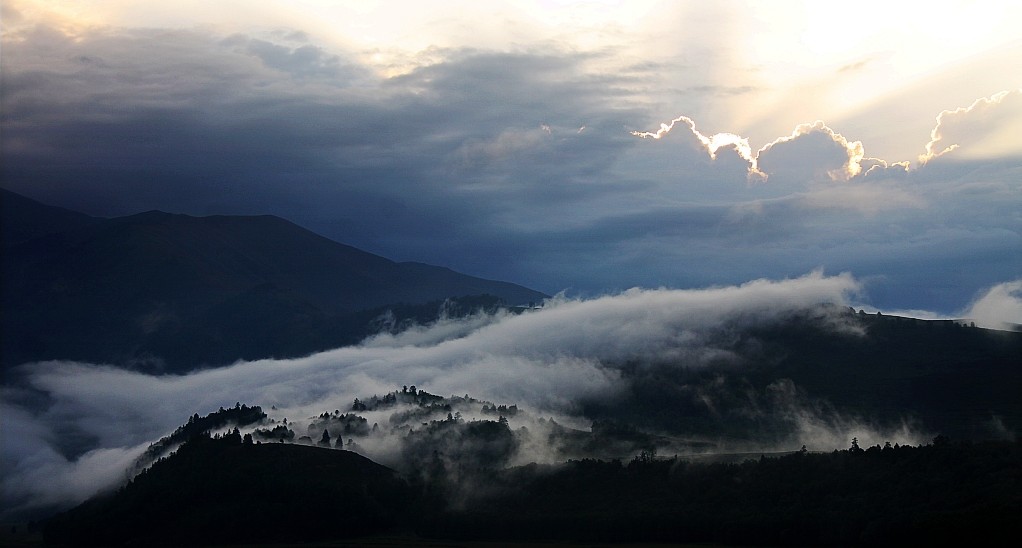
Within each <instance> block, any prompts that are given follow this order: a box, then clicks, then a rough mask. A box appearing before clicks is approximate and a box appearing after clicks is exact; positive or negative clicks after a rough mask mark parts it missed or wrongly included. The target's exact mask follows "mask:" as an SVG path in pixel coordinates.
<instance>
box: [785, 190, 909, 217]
mask: <svg viewBox="0 0 1022 548" xmlns="http://www.w3.org/2000/svg"><path fill="white" fill-rule="evenodd" d="M800 201H801V203H802V204H803V205H804V206H805V207H807V208H816V209H844V210H852V211H857V212H859V213H861V214H862V215H865V216H867V217H873V216H875V215H876V214H877V213H879V212H881V211H887V210H901V209H904V208H923V207H925V206H926V202H925V201H924V200H923V199H922V198H920V197H919V196H917V195H915V194H912V193H910V192H908V191H906V190H904V189H901V188H897V187H890V186H885V185H880V184H865V183H860V184H854V185H842V186H825V187H820V188H816V189H813V190H812V191H810V192H808V193H806V194H803V195H801V196H800Z"/></svg>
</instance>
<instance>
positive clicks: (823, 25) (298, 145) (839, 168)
mask: <svg viewBox="0 0 1022 548" xmlns="http://www.w3.org/2000/svg"><path fill="white" fill-rule="evenodd" d="M2 10H3V11H2V14H0V15H2V25H3V26H2V42H0V61H2V68H0V77H2V80H0V91H2V113H0V116H2V118H0V122H2V125H3V132H2V137H0V139H2V141H0V153H2V164H3V167H2V173H0V186H3V187H4V188H7V189H9V190H13V191H15V192H19V193H21V194H24V195H26V196H29V197H31V198H34V199H37V200H40V201H42V202H44V203H49V204H53V205H59V206H63V207H68V208H71V209H75V210H79V211H83V212H85V213H89V214H92V215H98V216H120V215H128V214H133V213H138V212H142V211H147V210H151V209H160V210H163V211H169V212H175V213H188V214H192V215H209V214H266V213H269V214H275V215H279V216H281V217H284V218H287V219H289V220H292V221H294V222H297V223H298V224H300V225H302V226H304V227H306V228H309V229H311V230H313V231H315V232H318V233H320V234H323V235H325V236H327V237H330V238H332V239H335V240H338V241H340V242H343V243H347V244H350V245H354V246H356V247H360V248H362V249H365V250H367V251H371V252H374V253H378V254H381V255H383V256H385V257H388V258H391V259H394V260H399V261H408V260H414V261H422V262H427V263H431V264H438V265H443V266H449V267H451V268H454V269H455V270H458V271H461V272H465V273H468V274H472V275H477V276H482V277H487V278H493V279H500V280H507V281H512V282H516V283H520V284H523V285H526V286H529V287H532V288H534V289H538V290H541V291H544V292H547V293H549V294H555V293H558V292H561V291H566V292H567V293H568V294H570V295H582V296H599V295H603V294H608V293H611V294H613V293H616V292H620V291H623V290H626V289H628V288H631V287H644V288H658V287H666V288H701V287H711V286H719V285H731V284H741V283H744V282H746V281H749V280H753V279H759V278H770V279H784V278H794V277H799V276H802V275H805V274H806V273H808V272H812V271H815V270H817V269H823V271H824V272H826V273H829V274H839V273H844V272H848V273H850V274H852V275H853V276H855V278H856V279H857V280H859V281H860V282H861V285H862V287H861V291H860V293H859V296H858V297H857V299H858V302H857V303H855V304H861V305H864V306H867V307H869V306H872V307H875V308H879V309H882V310H885V311H892V310H893V311H916V313H917V314H918V315H927V314H929V315H935V316H947V315H951V316H954V315H959V314H961V313H963V312H965V311H969V310H972V309H974V308H975V305H976V304H977V303H979V302H980V301H983V300H984V299H985V300H986V301H984V302H985V304H986V305H988V306H987V307H986V308H984V310H991V311H997V313H999V314H1000V315H1001V316H1006V318H1007V320H1009V321H1014V322H1016V323H1019V322H1022V307H1020V306H1019V298H1020V289H1019V287H1020V284H1022V282H1020V280H1022V236H1020V230H1022V138H1020V137H1019V135H1022V90H1020V88H1022V39H1020V38H1019V35H1018V30H1017V29H1018V27H1019V24H1020V23H1022V7H1020V6H1019V5H1018V4H1017V3H1016V2H931V3H927V4H925V5H923V4H919V3H912V2H904V3H893V2H857V3H855V5H854V6H853V5H850V4H844V3H840V4H839V3H831V2H827V3H823V2H790V1H775V2H729V1H724V2H657V1H652V0H637V1H628V2H624V1H620V2H618V1H612V0H604V1H590V2H584V1H569V0H551V1H526V0H521V1H507V2H442V3H440V2H407V3H404V2H385V1H357V2H356V1H351V2H344V1H340V2H336V1H335V2H326V1H313V0H303V1H287V2H284V1H244V2H242V1H226V0H225V1H220V2H204V1H199V0H181V1H176V2H156V1H131V0H108V1H75V2H58V1H47V0H8V1H5V2H3V4H2Z"/></svg>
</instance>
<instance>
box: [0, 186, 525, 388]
mask: <svg viewBox="0 0 1022 548" xmlns="http://www.w3.org/2000/svg"><path fill="white" fill-rule="evenodd" d="M3 200H4V207H3V212H4V229H5V235H6V234H8V232H9V233H11V234H16V235H17V237H16V238H15V237H13V236H12V237H11V238H10V240H8V238H7V237H6V236H5V246H4V248H3V263H2V269H3V270H2V281H3V283H2V301H0V305H2V308H3V311H4V314H3V332H2V335H3V337H2V347H0V348H2V353H0V359H2V365H3V366H5V367H9V366H11V365H15V364H18V363H23V362H26V361H33V360H42V359H73V360H87V361H95V362H107V363H114V364H118V365H128V366H135V367H144V368H150V369H159V368H165V370H169V371H181V370H184V369H188V368H194V367H198V366H201V365H219V364H225V363H231V362H234V361H236V360H238V359H256V358H266V357H294V356H299V355H303V354H308V353H311V352H314V351H317V350H324V349H327V348H331V347H336V346H340V345H344V344H351V343H353V342H357V341H358V340H359V339H361V338H362V337H364V336H365V335H366V334H367V333H368V324H369V322H370V321H371V320H372V319H373V318H374V317H376V316H378V315H380V314H381V313H382V312H385V311H386V309H388V308H396V307H397V308H399V306H398V305H403V306H411V307H415V306H423V305H426V304H427V303H429V304H430V306H429V309H430V310H431V311H432V312H433V314H432V316H433V317H434V318H435V317H436V315H437V313H438V312H439V309H440V306H441V305H442V303H443V302H444V301H445V300H447V299H451V298H463V297H473V298H474V299H475V300H471V299H469V300H468V301H466V302H468V303H477V304H479V305H480V306H496V304H498V303H503V304H505V305H509V306H516V305H521V304H527V303H529V302H530V301H540V300H542V299H543V298H544V297H545V295H543V294H542V293H539V292H537V291H533V290H530V289H527V288H524V287H521V286H518V285H515V284H511V283H506V282H498V281H492V280H484V279H481V278H475V277H472V276H467V275H464V274H459V273H457V272H454V271H452V270H449V269H447V268H442V267H436V266H430V265H425V264H420V263H396V262H393V261H390V260H388V259H385V258H383V257H380V256H377V255H373V254H371V253H367V252H364V251H361V250H359V249H356V248H354V247H350V246H347V245H343V244H340V243H337V242H334V241H332V240H329V239H327V238H323V237H321V236H318V235H316V234H314V233H312V232H309V231H308V230H305V229H303V228H301V227H299V226H297V225H295V224H292V223H290V222H288V221H285V220H284V219H280V218H277V217H272V216H255V217H241V216H213V217H191V216H188V215H172V214H168V213H162V212H159V211H150V212H148V213H141V214H138V215H132V216H129V217H121V218H115V219H94V218H90V217H86V216H84V215H79V214H75V213H73V212H68V211H66V210H60V209H59V208H51V207H49V206H44V205H42V204H38V203H36V202H32V201H31V200H28V199H27V198H24V197H20V196H18V195H16V194H12V193H9V192H5V193H4V195H3ZM38 218H45V219H50V220H52V227H51V228H52V230H47V229H46V228H45V227H42V226H40V223H38V222H35V221H32V219H38ZM48 222H49V221H48ZM8 242H9V245H8ZM483 296H485V297H483ZM421 312H422V311H421V310H418V309H414V310H412V311H410V312H408V313H409V314H411V315H413V316H415V315H420V314H421ZM399 319H400V318H399Z"/></svg>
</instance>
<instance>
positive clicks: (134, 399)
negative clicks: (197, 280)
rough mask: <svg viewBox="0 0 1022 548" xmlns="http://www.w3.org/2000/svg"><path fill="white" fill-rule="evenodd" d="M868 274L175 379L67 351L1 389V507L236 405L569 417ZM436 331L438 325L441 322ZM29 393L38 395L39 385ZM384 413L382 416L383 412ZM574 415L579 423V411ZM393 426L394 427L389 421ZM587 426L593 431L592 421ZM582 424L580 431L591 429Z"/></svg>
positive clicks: (667, 293) (93, 485) (46, 492)
mask: <svg viewBox="0 0 1022 548" xmlns="http://www.w3.org/2000/svg"><path fill="white" fill-rule="evenodd" d="M858 289H859V284H858V282H856V280H855V279H853V278H852V277H851V276H849V275H846V274H843V275H838V276H825V275H823V274H822V273H820V272H813V273H811V274H808V275H805V276H803V277H800V278H796V279H787V280H780V281H770V280H756V281H752V282H749V283H746V284H743V285H740V286H731V287H714V288H709V289H704V290H687V291H680V290H666V289H659V290H640V289H633V290H629V291H626V292H624V293H621V294H618V295H614V296H606V297H601V298H597V299H592V300H577V299H567V298H564V297H560V298H557V299H553V300H552V301H550V302H548V303H547V305H546V307H545V308H544V309H542V310H539V311H532V312H526V313H524V314H520V315H501V316H496V317H490V318H481V317H477V318H472V319H469V320H467V322H466V324H465V325H457V324H458V322H453V321H447V322H441V324H439V325H438V326H437V327H435V328H432V329H417V330H413V331H411V332H408V333H402V334H398V335H381V336H379V337H376V338H374V339H370V340H368V341H366V343H365V344H363V345H360V346H353V347H345V348H339V349H336V350H331V351H328V352H323V353H320V354H315V355H312V356H309V357H307V358H301V359H295V360H279V361H278V360H262V361H256V362H249V363H238V364H236V365H233V366H230V367H223V368H218V369H210V370H202V371H197V372H194V373H190V374H187V375H180V376H151V375H146V374H141V373H137V372H131V371H125V370H121V369H117V368H114V367H109V366H101V365H90V364H81V363H69V362H45V363H38V364H29V365H26V366H23V367H22V368H20V370H18V371H16V372H15V375H14V377H15V378H17V379H19V381H18V383H17V384H18V386H22V387H23V388H20V389H17V390H15V389H13V388H8V389H6V390H5V392H4V394H3V400H2V404H3V411H4V413H3V420H4V428H3V436H4V439H3V442H4V443H3V444H2V445H3V458H4V462H5V464H4V467H3V474H4V475H3V478H2V486H3V493H4V501H3V502H4V507H5V508H7V509H12V510H16V509H22V510H24V509H29V508H33V507H39V506H42V505H45V504H49V503H53V502H56V501H60V502H64V503H73V502H75V501H79V500H81V499H82V498H83V497H86V496H89V495H90V494H91V493H94V492H96V491H97V490H99V489H102V488H105V487H107V486H110V485H111V484H114V483H116V482H117V481H119V480H120V479H121V478H123V474H124V471H125V469H126V468H127V464H128V463H129V462H130V461H131V460H132V459H133V458H134V457H135V456H137V455H138V454H139V452H140V451H141V450H142V448H144V447H145V445H146V444H147V443H148V442H150V441H154V440H156V439H158V438H159V437H161V436H163V435H166V434H167V433H169V432H170V431H171V430H173V429H174V428H175V427H176V426H178V425H180V424H182V423H184V422H185V421H186V420H187V418H188V417H189V416H191V414H192V413H196V412H198V413H200V414H205V413H207V412H210V411H213V410H215V409H217V408H218V407H221V406H223V407H230V406H232V405H234V403H235V402H237V401H241V402H245V403H249V404H255V405H261V406H263V408H264V409H266V410H268V409H269V408H270V406H276V408H277V410H276V411H274V414H275V416H276V417H277V418H278V419H280V418H284V417H287V418H289V419H291V423H293V424H294V425H295V428H298V429H299V430H301V429H302V428H304V425H305V422H304V421H306V417H314V416H316V415H318V414H319V413H321V412H322V411H323V410H333V409H342V408H343V409H347V408H348V407H349V406H350V402H351V401H352V399H353V398H354V397H365V396H367V395H371V394H385V393H387V392H389V391H391V390H393V389H394V388H395V387H399V386H402V385H413V384H414V385H417V386H419V387H421V388H425V389H428V390H430V391H431V392H433V393H439V394H464V393H466V392H467V393H469V394H470V395H472V396H475V397H480V398H484V399H488V400H491V401H495V402H506V403H517V404H519V405H522V406H525V407H526V408H528V409H529V410H530V411H531V412H533V413H535V414H537V415H541V414H552V415H554V416H557V417H559V418H560V417H568V420H569V421H570V420H571V419H570V417H572V416H573V415H574V414H575V413H576V409H577V405H578V404H579V402H581V401H583V400H592V399H597V398H603V397H606V396H608V395H610V394H614V393H616V392H617V391H619V390H621V389H622V388H623V387H624V384H623V383H624V381H623V380H622V373H621V370H620V369H619V368H620V367H622V366H623V365H624V363H625V362H626V361H627V362H634V361H635V360H639V361H644V360H648V361H658V360H659V361H665V360H682V363H684V364H685V367H686V368H691V369H694V370H698V369H700V368H707V367H712V366H713V364H714V363H716V362H715V361H714V360H715V359H717V358H719V357H720V356H722V355H727V354H728V348H727V346H726V345H724V346H722V345H721V344H722V343H721V342H720V340H719V337H718V336H717V334H719V333H720V332H721V331H722V330H730V329H735V328H737V327H740V326H749V325H762V324H768V323H770V322H774V321H777V320H779V319H782V318H785V317H787V316H788V315H789V314H792V313H794V312H796V311H800V310H805V309H806V308H811V307H815V306H817V305H819V304H821V303H832V304H844V303H845V302H846V298H847V296H848V295H849V294H851V293H854V292H856V291H858ZM433 329H435V330H436V331H437V332H436V333H430V331H432V330H433ZM33 394H34V396H33ZM376 420H382V421H384V423H385V422H386V421H385V418H383V417H374V418H372V420H371V421H370V422H372V421H376ZM576 420H577V419H576ZM381 424H383V423H381ZM584 426H588V425H587V424H584ZM584 426H583V427H584Z"/></svg>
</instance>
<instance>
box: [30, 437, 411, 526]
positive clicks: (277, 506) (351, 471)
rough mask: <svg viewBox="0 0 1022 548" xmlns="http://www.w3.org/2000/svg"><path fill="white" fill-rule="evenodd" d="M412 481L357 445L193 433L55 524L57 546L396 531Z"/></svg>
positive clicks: (408, 499)
mask: <svg viewBox="0 0 1022 548" xmlns="http://www.w3.org/2000/svg"><path fill="white" fill-rule="evenodd" d="M411 501H412V496H411V492H410V490H409V487H408V485H407V483H406V482H405V481H404V480H402V479H401V478H399V477H398V476H397V475H396V473H395V472H393V471H392V470H390V469H388V468H386V467H383V466H380V465H379V464H376V463H374V462H372V461H371V460H369V459H367V458H365V457H362V456H360V455H358V454H356V453H353V452H351V451H330V450H323V449H318V448H315V447H307V446H303V445H293V444H282V443H266V444H247V443H242V441H241V437H240V435H239V436H238V437H237V439H236V440H233V439H231V438H230V436H228V437H226V438H223V439H211V438H209V437H202V436H197V437H194V438H192V440H191V441H190V442H189V443H186V444H185V445H184V446H182V447H181V449H179V450H178V451H177V453H175V454H174V455H172V456H171V457H170V458H166V459H163V460H161V461H159V462H157V463H156V464H154V465H153V466H152V468H150V469H149V470H147V471H146V472H144V473H142V474H141V475H139V476H137V477H136V478H135V479H134V480H133V481H132V482H131V483H130V484H129V485H127V486H125V487H124V488H123V489H121V490H119V491H118V492H116V493H113V494H109V495H105V496H100V497H97V498H94V499H92V500H90V501H88V502H86V503H84V504H82V505H81V506H79V507H77V508H76V509H75V510H73V511H71V512H67V513H64V514H61V515H58V516H57V517H55V518H54V519H52V520H51V521H49V522H48V524H47V527H46V540H47V542H48V543H57V544H87V545H99V546H110V545H122V544H134V545H154V544H157V545H174V546H190V545H202V544H232V543H245V542H249V543H250V542H290V541H299V540H314V539H331V538H334V539H336V538H346V537H351V536H359V535H364V534H369V533H377V532H381V531H388V530H391V529H393V528H395V527H397V526H399V525H401V522H400V520H402V519H405V518H406V517H407V508H408V506H409V504H410V502H411Z"/></svg>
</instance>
